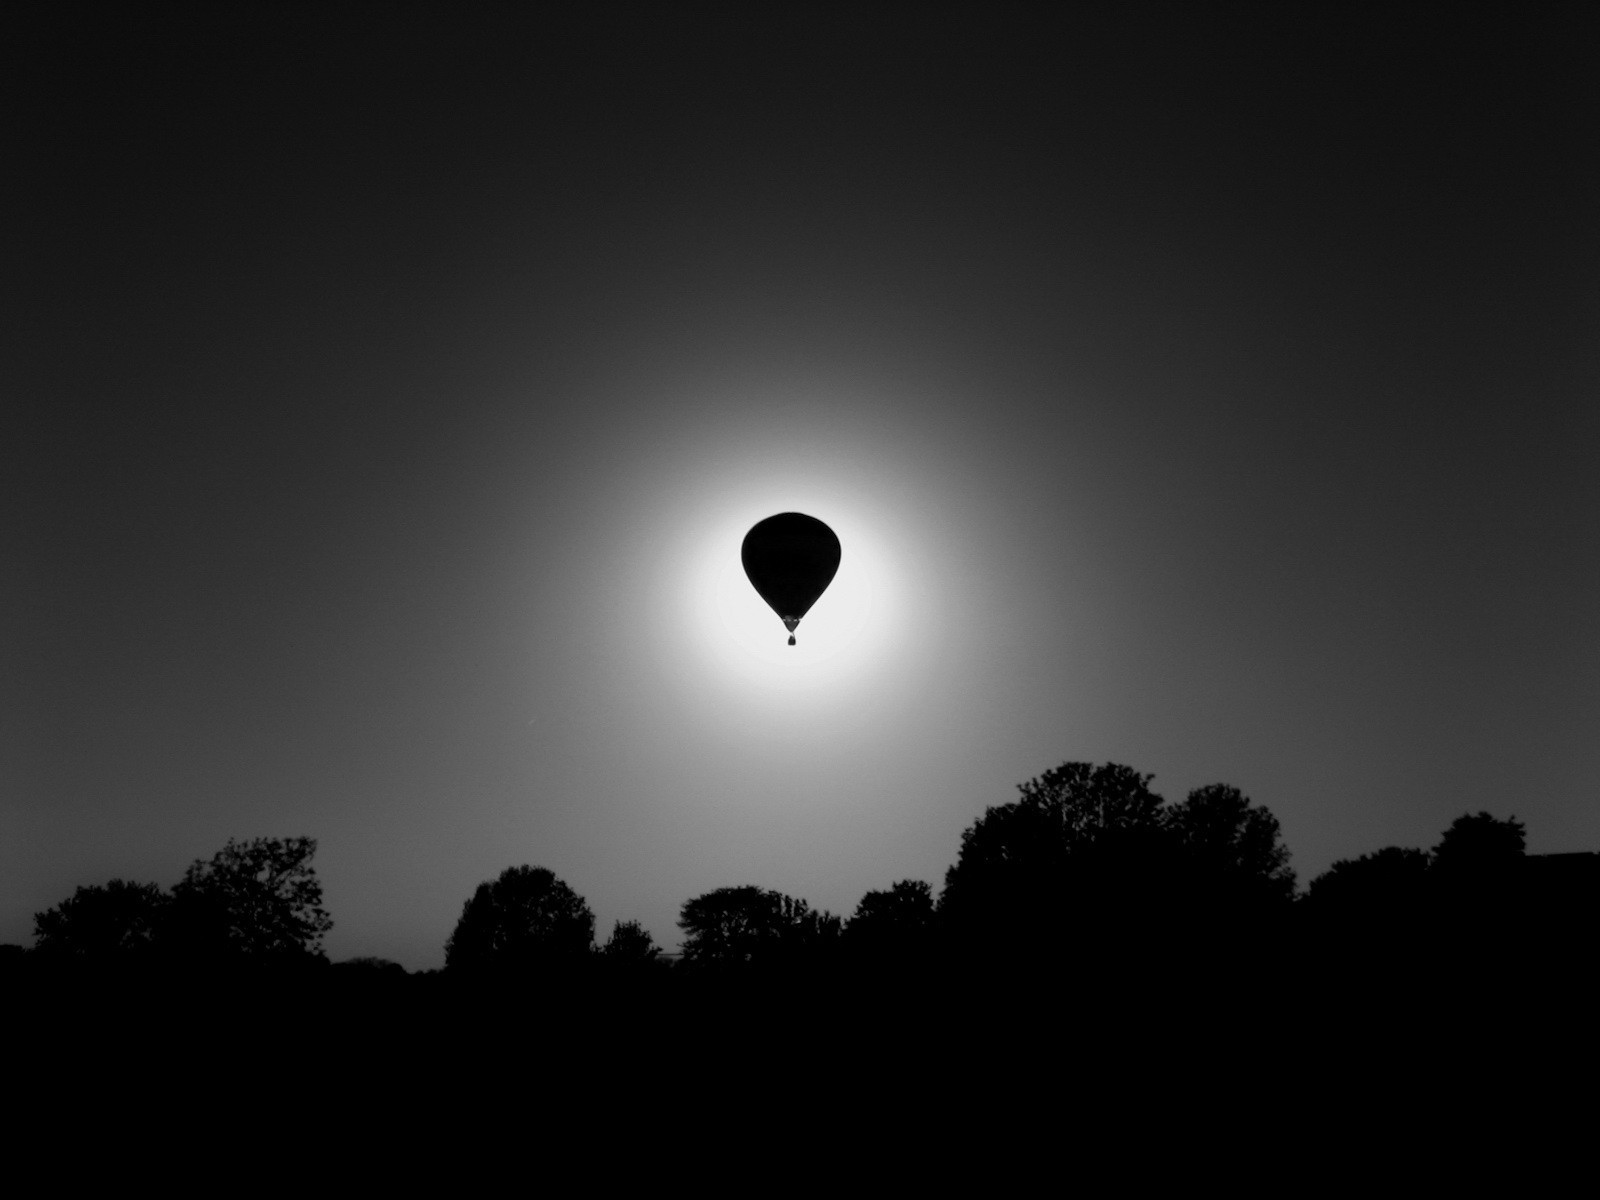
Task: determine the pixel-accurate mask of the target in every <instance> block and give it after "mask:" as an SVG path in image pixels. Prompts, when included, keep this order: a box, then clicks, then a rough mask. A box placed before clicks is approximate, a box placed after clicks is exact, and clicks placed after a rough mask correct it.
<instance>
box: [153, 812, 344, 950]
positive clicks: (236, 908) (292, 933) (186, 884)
mask: <svg viewBox="0 0 1600 1200" xmlns="http://www.w3.org/2000/svg"><path fill="white" fill-rule="evenodd" d="M316 852H317V843H316V839H315V838H309V837H297V838H253V839H251V840H250V841H246V842H242V841H236V840H234V839H231V838H230V839H229V841H228V844H227V845H226V846H224V847H223V848H222V849H221V850H219V851H218V852H217V853H216V854H215V855H213V856H212V858H211V859H210V860H209V861H207V860H201V859H196V860H195V861H194V862H193V863H192V864H190V866H189V869H188V870H187V871H186V872H184V876H183V879H182V880H181V881H179V883H178V885H177V886H176V887H174V888H173V889H172V911H171V917H172V924H171V943H172V944H173V946H174V948H175V949H177V950H178V951H179V953H181V954H185V955H191V956H192V955H199V956H201V957H212V956H223V957H238V958H246V959H252V960H259V959H264V958H275V959H282V958H297V957H299V958H303V957H319V956H320V955H321V954H322V938H323V936H324V935H325V934H326V933H327V932H328V930H330V929H331V928H333V919H332V918H331V917H330V916H329V915H328V913H327V911H326V910H325V909H324V908H323V907H322V884H321V882H320V881H319V880H318V879H317V873H316V871H315V869H314V868H313V867H312V866H311V859H312V857H313V856H314V855H315V854H316Z"/></svg>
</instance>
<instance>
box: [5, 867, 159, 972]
mask: <svg viewBox="0 0 1600 1200" xmlns="http://www.w3.org/2000/svg"><path fill="white" fill-rule="evenodd" d="M167 904H168V897H167V895H166V893H165V892H163V891H162V890H161V889H160V888H159V887H157V886H156V885H155V884H153V883H130V882H128V881H126V880H122V879H113V880H112V881H111V882H110V883H107V884H105V885H103V886H94V887H80V888H78V889H77V890H76V891H75V892H73V894H72V895H71V896H70V897H68V898H67V899H66V900H63V901H62V902H61V903H60V904H58V905H56V906H55V907H54V908H51V909H47V910H46V911H44V912H41V913H35V914H34V917H33V931H34V936H35V938H36V939H37V940H36V942H35V943H34V948H35V949H36V950H38V951H39V952H40V953H41V954H43V955H46V956H49V957H51V958H66V959H74V960H78V961H86V962H104V963H109V962H113V961H127V960H129V959H131V958H132V957H134V956H142V955H144V954H147V953H148V952H149V951H150V949H151V948H152V946H153V944H154V942H155V938H156V935H157V931H158V930H159V929H160V927H161V923H162V917H163V915H164V913H165V910H166V907H167Z"/></svg>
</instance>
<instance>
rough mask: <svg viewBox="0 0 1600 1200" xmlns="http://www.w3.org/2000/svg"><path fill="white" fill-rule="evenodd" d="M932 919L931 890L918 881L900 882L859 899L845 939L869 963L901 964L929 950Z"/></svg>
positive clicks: (932, 926) (907, 880) (933, 913)
mask: <svg viewBox="0 0 1600 1200" xmlns="http://www.w3.org/2000/svg"><path fill="white" fill-rule="evenodd" d="M934 919H935V911H934V903H933V889H932V888H931V887H929V886H928V885H927V884H926V883H924V882H923V881H922V880H920V879H902V880H901V881H900V882H899V883H897V884H895V885H894V886H893V887H891V888H890V889H889V890H888V891H886V892H868V893H867V894H866V895H865V896H863V897H861V902H860V903H859V904H857V905H856V911H855V915H853V916H852V917H851V918H850V922H849V924H848V925H846V926H845V938H846V940H847V941H848V942H849V943H850V946H851V948H852V949H853V950H854V951H856V952H857V953H859V954H861V955H865V956H867V957H868V958H869V959H879V960H894V961H900V960H904V959H907V958H912V957H915V956H917V955H921V954H926V953H927V952H928V951H929V950H930V949H931V948H932V939H933V932H934Z"/></svg>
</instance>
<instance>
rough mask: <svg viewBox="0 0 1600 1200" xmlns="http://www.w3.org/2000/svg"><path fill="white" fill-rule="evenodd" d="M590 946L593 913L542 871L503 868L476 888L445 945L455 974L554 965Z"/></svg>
mask: <svg viewBox="0 0 1600 1200" xmlns="http://www.w3.org/2000/svg"><path fill="white" fill-rule="evenodd" d="M593 946H594V913H593V912H591V911H590V910H589V906H588V904H586V903H585V902H584V900H583V897H582V896H579V895H578V893H576V892H575V891H573V890H572V889H571V888H570V887H568V886H567V885H566V884H565V883H563V882H562V881H561V880H560V879H558V878H556V876H555V873H554V872H552V871H550V870H548V869H546V868H544V867H530V866H520V867H507V868H506V869H505V870H504V871H502V872H501V873H500V875H499V877H498V878H497V879H493V880H490V881H489V882H486V883H480V884H479V885H478V887H477V890H476V891H474V892H473V893H472V897H471V898H470V899H469V900H468V901H467V902H466V904H465V905H464V906H463V907H462V910H461V919H460V920H459V921H457V922H456V928H455V932H454V933H452V934H451V935H450V940H449V941H447V942H446V943H445V948H444V961H445V966H446V967H449V968H456V969H463V968H466V969H472V968H523V967H532V966H558V965H563V964H567V965H570V964H572V963H574V962H577V961H579V960H582V959H583V958H585V957H586V956H587V955H588V954H589V952H590V950H591V949H592V948H593Z"/></svg>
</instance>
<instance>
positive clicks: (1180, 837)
mask: <svg viewBox="0 0 1600 1200" xmlns="http://www.w3.org/2000/svg"><path fill="white" fill-rule="evenodd" d="M1161 823H1162V827H1163V828H1164V829H1165V830H1166V831H1167V832H1168V833H1169V834H1170V835H1171V837H1172V838H1173V841H1174V842H1175V844H1176V845H1177V847H1178V848H1179V849H1180V851H1181V852H1182V855H1183V861H1184V864H1185V867H1186V870H1187V876H1188V877H1187V879H1186V881H1185V882H1186V884H1187V886H1188V887H1189V888H1190V889H1192V892H1193V893H1195V894H1192V895H1191V897H1190V902H1191V903H1193V902H1195V901H1197V900H1210V901H1212V902H1213V903H1218V902H1220V903H1222V904H1224V905H1226V906H1228V907H1229V908H1231V909H1234V910H1236V911H1237V910H1239V909H1245V910H1250V909H1259V908H1262V907H1265V906H1283V905H1287V904H1288V903H1289V902H1290V901H1292V900H1293V899H1294V894H1295V875H1294V868H1293V867H1291V866H1290V865H1289V849H1288V847H1287V846H1285V845H1284V844H1283V831H1282V829H1281V828H1280V827H1279V825H1278V819H1277V818H1276V817H1275V816H1273V815H1272V814H1271V813H1270V812H1268V811H1267V810H1266V809H1265V808H1261V807H1258V806H1256V805H1252V804H1251V802H1250V800H1249V799H1248V798H1247V797H1246V796H1245V795H1244V794H1243V793H1242V792H1240V791H1239V789H1238V788H1236V787H1232V786H1230V785H1228V784H1225V783H1213V784H1210V785H1209V786H1207V787H1202V788H1196V789H1195V790H1194V791H1192V792H1190V793H1189V795H1188V798H1187V799H1185V800H1184V801H1183V802H1182V803H1181V804H1175V805H1172V806H1171V807H1169V808H1167V809H1164V810H1163V811H1162V814H1161Z"/></svg>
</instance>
